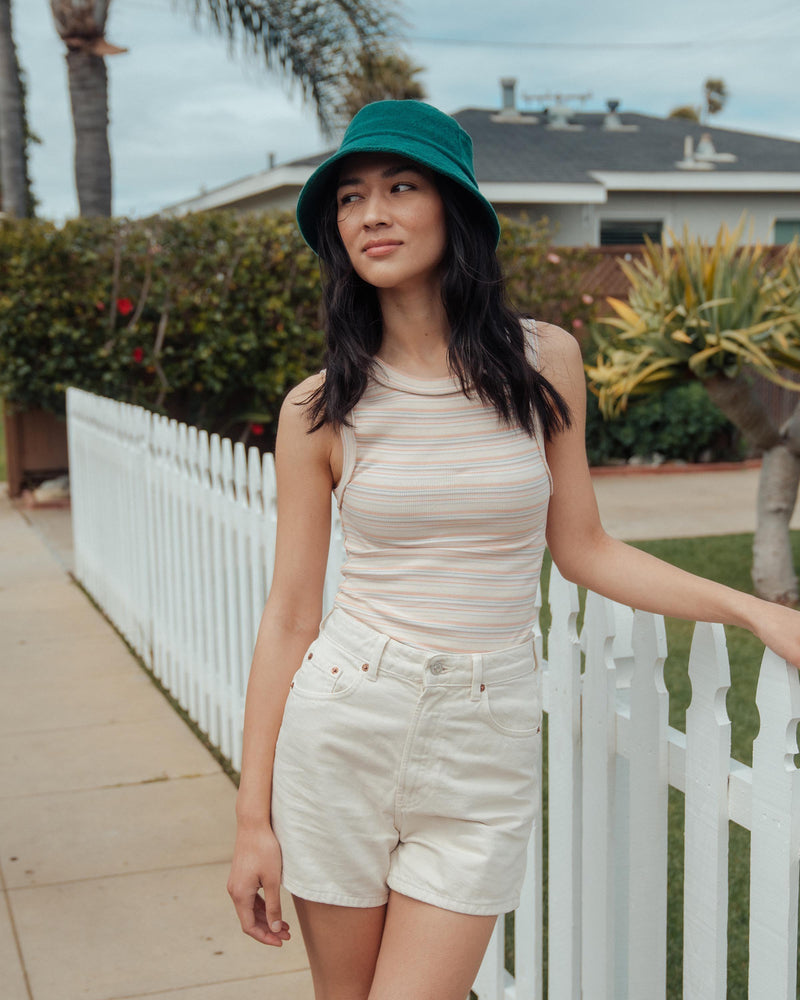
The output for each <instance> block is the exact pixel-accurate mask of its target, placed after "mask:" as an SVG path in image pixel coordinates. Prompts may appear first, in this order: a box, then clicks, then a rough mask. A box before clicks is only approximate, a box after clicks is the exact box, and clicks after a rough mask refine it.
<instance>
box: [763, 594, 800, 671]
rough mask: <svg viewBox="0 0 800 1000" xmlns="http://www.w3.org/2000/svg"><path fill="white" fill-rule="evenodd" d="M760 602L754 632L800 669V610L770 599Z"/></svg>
mask: <svg viewBox="0 0 800 1000" xmlns="http://www.w3.org/2000/svg"><path fill="white" fill-rule="evenodd" d="M759 603H760V605H761V606H760V608H759V610H758V613H757V619H756V621H755V622H754V624H753V632H755V634H756V635H757V636H758V638H759V639H760V640H761V641H762V642H763V643H764V645H765V646H769V648H770V649H771V650H772V651H773V652H774V653H777V654H778V656H781V657H783V659H784V660H786V661H787V663H790V664H792V666H794V667H797V668H798V669H800V612H798V611H795V610H794V609H793V608H787V607H784V606H783V605H782V604H772V603H770V602H769V601H760V602H759Z"/></svg>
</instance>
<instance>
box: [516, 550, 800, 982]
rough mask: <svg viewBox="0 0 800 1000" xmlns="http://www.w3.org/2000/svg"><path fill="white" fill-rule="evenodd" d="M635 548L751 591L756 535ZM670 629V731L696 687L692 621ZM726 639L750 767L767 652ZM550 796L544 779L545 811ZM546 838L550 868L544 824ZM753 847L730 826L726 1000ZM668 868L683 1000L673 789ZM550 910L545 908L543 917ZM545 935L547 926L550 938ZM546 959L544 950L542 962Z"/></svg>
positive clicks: (737, 965)
mask: <svg viewBox="0 0 800 1000" xmlns="http://www.w3.org/2000/svg"><path fill="white" fill-rule="evenodd" d="M636 544H637V547H639V548H641V549H644V550H646V551H647V552H651V553H652V554H653V555H656V556H658V557H659V558H662V559H665V560H667V561H668V562H671V563H674V564H675V565H677V566H680V567H681V568H683V569H686V570H689V571H690V572H693V573H698V574H701V575H704V576H707V577H711V578H712V579H715V580H718V581H719V582H720V583H726V584H728V585H729V586H732V587H736V588H737V589H739V590H745V591H748V592H752V581H751V580H750V563H751V549H752V544H753V536H752V535H751V534H747V535H725V536H719V537H714V538H692V539H666V540H663V541H651V542H639V543H636ZM792 545H793V548H794V553H795V565H800V532H792ZM549 577H550V564H549V561H548V560H546V562H545V566H544V567H543V571H542V588H543V591H544V593H547V582H548V580H549ZM548 624H549V614H548V613H547V609H545V610H544V611H543V615H542V629H543V631H544V633H545V636H546V634H547V627H548ZM666 626H667V641H668V649H669V652H668V656H667V660H666V663H665V667H664V678H665V682H666V685H667V688H668V690H669V695H670V711H669V717H670V725H672V726H674V727H676V728H677V729H681V730H682V729H683V728H684V720H685V714H686V708H687V706H688V704H689V702H690V700H691V685H690V683H689V678H688V674H687V669H686V665H687V663H688V659H689V648H690V644H691V639H692V631H693V628H694V623H693V622H684V621H679V620H677V619H667V622H666ZM726 634H727V640H728V655H729V658H730V664H731V688H730V691H729V692H728V697H727V708H728V715H729V717H730V719H731V751H732V755H733V756H734V757H735V758H737V759H738V760H740V761H743V762H744V763H746V764H749V763H750V762H751V759H752V745H753V739H754V737H755V736H756V733H757V731H758V712H757V711H756V707H755V689H756V681H757V676H758V675H757V671H758V667H759V664H760V662H761V656H762V653H763V646H761V644H760V643H759V642H758V640H757V639H755V638H754V637H753V636H752V635H751V634H750V633H749V632H747V631H745V630H744V629H739V628H731V627H728V628H727V629H726ZM545 725H546V720H545ZM545 733H546V730H545ZM545 764H546V758H545ZM546 791H547V786H546V777H545V810H546ZM544 835H545V857H544V861H545V866H546V864H547V847H546V844H547V841H546V837H547V825H546V822H545V826H544ZM749 844H750V834H749V831H747V830H744V829H742V828H741V827H739V826H736V825H735V824H733V823H732V824H731V825H730V848H729V902H728V991H727V997H728V1000H746V998H747V934H748V915H749V905H748V895H749V878H750V871H749V869H750V865H749ZM668 865H669V867H668V879H669V890H668V891H669V895H668V903H667V921H668V952H667V997H668V998H669V1000H680V997H681V996H682V982H681V979H682V948H683V944H682V935H683V912H682V909H683V795H682V794H680V793H679V792H677V791H675V790H674V789H670V799H669V862H668ZM545 886H546V880H545ZM546 912H547V911H546V908H545V914H546ZM512 927H513V920H512V919H511V918H508V920H507V927H506V930H507V936H506V941H507V955H508V957H509V968H511V964H510V958H511V955H512V950H511V941H512V934H513V931H512ZM546 930H547V929H546V927H545V934H546ZM546 954H547V949H546V944H545V956H546ZM512 971H513V970H512Z"/></svg>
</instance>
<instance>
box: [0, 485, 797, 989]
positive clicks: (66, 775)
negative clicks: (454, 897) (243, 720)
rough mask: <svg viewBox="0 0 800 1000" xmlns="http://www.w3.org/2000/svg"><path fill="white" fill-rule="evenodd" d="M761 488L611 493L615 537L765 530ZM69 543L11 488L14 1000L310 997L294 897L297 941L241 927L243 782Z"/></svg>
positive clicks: (5, 771) (4, 735)
mask: <svg viewBox="0 0 800 1000" xmlns="http://www.w3.org/2000/svg"><path fill="white" fill-rule="evenodd" d="M757 480H758V470H757V469H744V470H735V471H730V472H719V471H717V472H700V473H695V472H692V473H678V474H671V475H664V474H653V475H620V476H601V477H597V478H596V479H595V487H596V490H597V494H598V501H599V504H600V510H601V515H602V517H603V521H604V524H605V525H606V527H607V529H608V530H609V531H611V533H612V534H616V535H618V536H619V537H626V538H661V537H668V536H673V537H681V536H685V537H688V536H692V535H705V534H721V533H728V532H740V531H750V530H752V528H753V525H754V523H755V492H756V486H757ZM0 490H2V487H0ZM795 520H796V521H798V519H797V518H796V519H795ZM793 523H794V522H793ZM796 526H800V521H798V523H797V524H796ZM71 545H72V539H71V530H70V520H69V512H68V511H63V510H54V511H51V510H37V511H32V512H25V513H23V512H21V511H20V510H19V509H15V507H14V506H13V505H12V504H11V503H10V501H9V500H8V499H7V497H6V495H5V492H2V493H0V875H1V876H2V889H3V897H4V898H3V907H2V910H1V911H0V970H2V971H1V972H0V983H1V984H2V985H1V986H0V995H1V996H2V1000H112V998H113V1000H121V998H126V1000H134V998H137V997H145V996H147V997H149V998H150V1000H168V998H169V1000H312V997H313V991H312V989H311V979H310V976H309V973H308V970H307V961H306V956H305V953H304V950H303V946H302V941H301V937H300V931H299V927H298V926H297V922H296V919H295V916H294V913H293V911H292V908H291V899H290V898H289V897H287V898H286V899H285V911H284V913H285V916H286V919H287V920H288V921H289V923H290V924H291V925H292V930H293V940H292V942H291V943H290V944H289V945H288V946H284V947H283V948H281V949H272V948H266V947H263V946H261V945H259V944H257V943H256V942H254V941H252V940H250V939H249V938H247V937H245V936H244V935H243V934H242V933H241V931H240V930H239V927H238V923H237V920H236V917H235V913H234V910H233V906H232V904H231V903H230V900H229V899H228V897H227V894H226V892H225V881H226V878H227V872H228V864H229V858H230V851H231V847H232V844H233V836H234V821H233V808H234V795H235V790H234V787H233V785H232V784H231V782H230V780H229V779H228V778H227V777H226V775H225V774H224V773H223V772H222V771H221V769H220V767H219V766H218V764H217V763H216V761H215V760H214V759H213V758H212V757H211V756H210V755H209V754H208V753H207V751H206V750H205V749H204V748H203V746H202V745H201V744H200V743H199V742H198V741H197V740H196V738H195V737H194V736H193V734H192V733H191V731H190V730H189V729H188V728H187V727H186V726H185V725H184V723H183V722H182V721H181V719H180V718H179V717H178V716H177V715H176V714H175V712H174V711H173V710H172V708H171V707H170V706H169V704H168V703H167V702H166V701H165V699H164V698H163V697H162V696H161V694H160V693H159V692H158V690H157V689H156V688H155V687H154V685H153V684H152V683H151V682H150V680H149V678H148V676H147V675H146V674H145V673H144V672H143V671H142V669H141V668H140V667H139V665H138V663H137V662H136V661H135V659H134V658H133V657H132V656H131V655H130V653H129V652H128V650H127V649H126V647H125V645H124V644H123V643H122V641H121V640H120V638H119V637H118V635H117V634H116V632H115V631H114V630H113V629H112V628H111V626H110V625H109V624H108V623H107V622H106V621H105V619H104V618H103V617H102V616H101V615H100V614H99V613H98V612H97V611H96V610H95V609H94V607H92V605H91V604H90V603H89V601H88V600H87V599H86V597H85V595H84V594H83V593H82V592H81V591H80V589H79V588H78V587H77V586H75V585H74V584H73V583H72V582H71V581H70V578H69V576H68V575H67V570H68V569H69V568H70V567H71V561H72V553H71Z"/></svg>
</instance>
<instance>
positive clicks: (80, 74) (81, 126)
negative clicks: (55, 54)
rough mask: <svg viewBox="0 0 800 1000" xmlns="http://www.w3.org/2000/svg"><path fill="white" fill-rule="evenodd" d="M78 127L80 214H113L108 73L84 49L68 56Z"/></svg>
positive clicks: (77, 177) (103, 62)
mask: <svg viewBox="0 0 800 1000" xmlns="http://www.w3.org/2000/svg"><path fill="white" fill-rule="evenodd" d="M67 73H68V76H69V96H70V101H71V102H72V120H73V123H74V126H75V185H76V187H77V190H78V207H79V209H80V214H81V215H103V216H108V215H111V154H110V152H109V149H108V74H107V72H106V63H105V59H104V58H103V57H102V56H95V55H92V54H91V53H90V52H87V51H86V50H82V49H71V50H70V51H69V52H68V53H67Z"/></svg>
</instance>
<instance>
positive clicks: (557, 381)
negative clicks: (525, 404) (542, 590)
mask: <svg viewBox="0 0 800 1000" xmlns="http://www.w3.org/2000/svg"><path fill="white" fill-rule="evenodd" d="M540 331H541V336H540V341H539V356H540V358H541V365H542V373H543V374H544V375H545V376H546V377H547V378H548V379H549V380H550V381H551V382H552V384H553V385H554V386H555V387H556V388H557V389H558V390H559V391H560V392H561V393H562V395H563V396H564V398H565V399H566V401H567V403H568V404H569V407H570V410H571V412H572V419H573V422H572V427H571V428H570V429H569V430H567V431H564V432H562V433H560V434H558V435H556V436H555V437H554V439H553V440H552V441H551V442H549V443H548V445H547V459H548V463H549V465H550V470H551V472H552V474H553V484H554V491H553V496H552V498H551V502H550V511H549V514H548V518H547V544H548V547H549V549H550V553H551V555H552V557H553V560H554V562H555V564H556V565H557V566H558V568H559V570H560V571H561V573H562V574H563V575H564V576H565V577H566V578H567V579H568V580H572V581H573V582H575V583H578V584H580V585H582V586H585V587H588V588H589V589H590V590H594V591H596V592H597V593H599V594H603V595H605V596H606V597H610V598H611V599H612V600H615V601H619V602H620V603H621V604H628V605H630V606H631V607H635V608H640V609H642V610H644V611H653V612H656V613H659V614H664V615H669V616H672V617H675V618H685V619H689V620H697V621H711V622H722V623H723V624H728V625H741V626H743V627H744V628H747V629H750V631H752V632H754V633H755V634H756V635H758V636H759V638H760V639H761V640H762V642H764V643H765V644H766V645H768V646H770V648H772V649H774V650H775V652H777V653H778V654H779V655H781V656H783V657H785V658H786V659H787V660H789V661H790V662H791V663H794V664H795V665H800V614H798V613H797V612H795V611H792V610H790V609H787V608H783V607H781V606H779V605H776V604H771V603H769V602H768V601H762V600H760V599H759V598H757V597H753V596H752V595H750V594H744V593H741V592H740V591H737V590H733V589H732V588H730V587H726V586H724V585H722V584H719V583H714V582H712V581H710V580H706V579H703V578H702V577H698V576H694V575H693V574H691V573H687V572H685V571H684V570H680V569H678V568H677V567H675V566H671V565H670V564H669V563H665V562H663V561H662V560H660V559H656V558H655V557H654V556H651V555H649V554H647V553H645V552H642V551H640V550H639V549H636V548H633V547H632V546H630V545H626V544H625V543H624V542H621V541H619V540H618V539H615V538H611V537H610V536H609V535H607V534H606V532H605V531H604V529H603V526H602V524H601V522H600V515H599V512H598V509H597V501H596V500H595V495H594V489H593V487H592V481H591V477H590V475H589V467H588V463H587V460H586V449H585V443H584V442H585V421H586V388H585V378H584V373H583V363H582V359H581V354H580V348H579V346H578V344H577V342H576V341H575V339H574V338H573V337H571V336H570V335H569V334H568V333H565V332H564V331H563V330H560V329H559V328H558V327H554V326H549V325H547V324H541V325H540Z"/></svg>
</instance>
